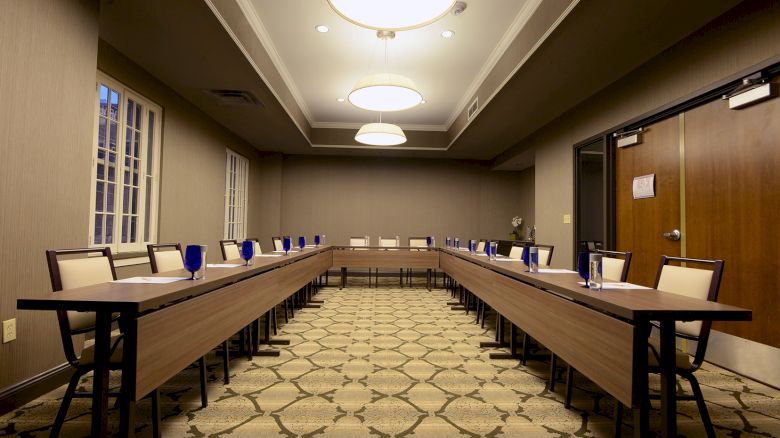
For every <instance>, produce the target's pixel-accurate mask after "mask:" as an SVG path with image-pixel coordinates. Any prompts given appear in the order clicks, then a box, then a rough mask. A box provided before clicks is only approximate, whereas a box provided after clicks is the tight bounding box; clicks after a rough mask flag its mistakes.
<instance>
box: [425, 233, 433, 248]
mask: <svg viewBox="0 0 780 438" xmlns="http://www.w3.org/2000/svg"><path fill="white" fill-rule="evenodd" d="M425 243H426V244H427V245H428V248H430V247H431V245H432V244H433V238H432V237H431V236H428V237H426V238H425Z"/></svg>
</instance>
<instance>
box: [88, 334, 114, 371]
mask: <svg viewBox="0 0 780 438" xmlns="http://www.w3.org/2000/svg"><path fill="white" fill-rule="evenodd" d="M115 342H117V339H116V338H111V346H112V347H113V346H114V343H115ZM123 342H124V340H123V339H120V340H119V345H117V346H116V348H115V349H114V352H113V354H111V360H110V362H109V364H110V368H111V369H114V370H115V369H119V368H120V367H121V366H122V344H123ZM94 365H95V346H94V345H88V346H85V347H84V349H83V350H81V357H80V358H79V367H83V368H90V369H91V368H93V367H94Z"/></svg>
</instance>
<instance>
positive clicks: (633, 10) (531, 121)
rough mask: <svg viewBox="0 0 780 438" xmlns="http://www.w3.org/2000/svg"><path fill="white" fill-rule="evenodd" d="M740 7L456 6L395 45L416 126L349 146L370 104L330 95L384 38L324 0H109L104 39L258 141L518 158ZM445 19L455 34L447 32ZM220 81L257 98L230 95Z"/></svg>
mask: <svg viewBox="0 0 780 438" xmlns="http://www.w3.org/2000/svg"><path fill="white" fill-rule="evenodd" d="M737 3H738V1H737V0H708V1H694V2H679V1H675V0H632V1H628V2H627V1H625V0H588V1H579V0H470V1H468V8H467V9H466V11H465V12H464V13H463V14H461V15H459V16H454V15H452V14H448V15H446V16H445V17H443V18H442V19H441V20H439V21H437V22H434V23H433V24H431V25H429V26H427V27H424V28H421V29H418V30H411V31H403V32H398V35H397V37H396V38H395V40H393V41H390V42H389V44H388V55H389V56H388V61H389V62H388V64H389V66H390V68H391V70H393V72H395V73H401V74H405V75H407V76H409V77H411V78H412V79H413V80H414V81H415V82H416V83H417V86H418V88H419V89H420V91H421V92H422V93H423V95H424V96H425V98H426V100H428V102H427V103H426V104H424V105H421V106H419V107H417V108H414V109H411V110H408V111H404V112H399V113H394V114H386V116H384V117H383V119H384V120H385V121H391V122H395V123H399V124H401V125H402V126H403V127H404V130H405V132H406V135H407V138H408V141H407V143H405V144H404V145H401V146H400V147H399V146H395V147H387V148H375V147H365V146H362V145H360V144H358V143H356V142H355V141H354V139H353V137H354V135H355V132H356V129H357V127H358V126H359V125H360V124H362V123H365V122H369V121H372V117H375V115H374V114H372V113H371V112H369V111H364V110H358V109H356V108H353V107H352V106H351V104H349V103H339V102H337V101H336V99H337V98H338V97H342V96H345V94H346V93H347V92H348V90H349V89H350V88H351V87H352V85H353V83H354V82H356V81H357V80H358V79H359V78H360V77H361V76H362V75H364V74H368V73H371V72H373V71H376V70H377V69H381V68H382V66H383V45H382V43H381V42H380V41H379V40H378V39H377V38H376V37H375V36H374V33H373V32H372V31H369V30H366V29H362V28H359V27H357V26H355V25H353V24H350V23H348V22H346V21H345V20H344V19H342V18H340V17H339V16H338V15H336V14H335V13H334V12H333V11H331V10H330V7H329V6H328V5H327V2H326V1H325V0H284V1H281V0H203V1H187V2H181V1H177V0H134V1H129V0H112V1H108V0H104V1H103V2H101V9H100V37H101V39H103V40H104V41H105V42H106V43H108V44H109V45H111V46H113V48H115V49H116V50H117V51H118V52H120V53H121V54H123V55H124V56H126V57H127V58H129V60H131V61H132V62H134V63H135V64H137V65H139V66H140V67H141V68H143V69H145V70H146V71H148V72H149V73H151V74H152V75H153V76H154V77H156V78H157V79H159V80H160V81H162V82H163V83H164V84H165V85H167V86H168V87H170V88H171V89H172V90H174V91H175V92H176V93H178V94H179V95H181V96H182V97H183V98H184V99H186V100H187V101H189V102H190V103H192V104H193V105H195V106H196V107H197V108H199V109H200V110H201V111H203V112H204V113H206V114H207V115H209V116H210V117H211V118H213V119H214V120H215V121H216V122H217V123H220V124H221V125H223V126H224V127H225V128H226V129H228V130H230V131H232V132H234V133H236V134H237V135H238V136H240V137H241V138H243V139H245V140H246V141H247V142H249V143H250V144H252V145H254V146H255V147H256V148H257V149H259V150H263V151H276V152H281V153H285V154H331V155H373V156H407V157H427V158H449V159H470V160H483V161H490V162H493V164H494V165H495V164H499V163H497V162H496V161H497V160H498V159H500V161H501V166H500V168H503V169H518V168H523V167H527V166H529V165H532V164H533V157H534V151H533V149H528V148H525V147H518V146H517V145H518V143H520V142H522V140H523V139H524V138H526V137H528V136H529V135H530V134H532V133H533V132H535V131H536V130H538V129H540V128H542V127H543V126H544V125H545V124H547V123H549V122H550V121H552V120H554V119H555V118H556V117H559V116H560V115H562V114H563V113H565V112H566V111H568V110H569V109H571V108H572V107H574V106H576V105H577V104H578V103H581V102H583V101H584V100H586V99H587V98H589V97H590V96H592V95H594V94H596V93H597V92H598V91H600V90H602V89H603V88H604V87H606V86H608V85H609V84H611V83H612V82H614V81H616V80H618V79H619V78H621V77H622V76H624V75H625V74H627V73H628V72H630V71H632V70H634V69H636V68H638V67H639V66H641V65H642V63H644V62H646V61H648V60H649V59H651V58H652V57H654V56H656V55H658V54H659V53H661V52H662V51H663V50H665V49H666V48H668V47H669V46H671V45H673V44H674V43H676V42H677V41H679V40H680V39H682V38H684V37H685V36H687V35H689V34H690V33H692V32H694V31H695V30H697V29H699V28H700V27H702V26H703V25H704V24H706V23H707V22H709V21H710V20H712V19H714V18H715V17H717V16H718V15H720V14H722V13H723V12H725V11H726V10H728V9H729V8H731V7H733V6H734V5H735V4H737ZM317 24H325V25H328V26H329V27H330V29H331V30H330V32H328V33H326V34H320V33H317V32H315V30H314V26H315V25H317ZM445 28H447V29H450V30H453V31H455V36H454V37H453V38H451V39H449V40H446V39H443V38H441V36H440V35H439V33H440V31H441V30H442V29H445ZM139 29H142V30H143V31H142V32H139ZM212 89H230V90H242V91H246V92H248V93H251V94H252V95H253V96H254V97H255V98H256V99H257V101H258V103H257V104H255V105H225V104H224V102H219V101H218V100H215V99H214V98H213V96H211V95H209V93H207V92H204V91H207V90H212ZM475 99H476V100H478V102H479V104H478V111H477V113H476V115H475V116H474V117H472V118H469V117H468V116H467V114H466V106H467V105H469V104H470V103H471V102H473V101H474V100H475ZM506 163H509V165H504V164H506Z"/></svg>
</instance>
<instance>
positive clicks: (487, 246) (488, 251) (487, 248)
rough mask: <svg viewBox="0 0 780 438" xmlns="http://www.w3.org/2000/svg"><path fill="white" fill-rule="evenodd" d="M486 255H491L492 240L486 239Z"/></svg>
mask: <svg viewBox="0 0 780 438" xmlns="http://www.w3.org/2000/svg"><path fill="white" fill-rule="evenodd" d="M485 255H486V256H488V257H490V241H489V240H486V241H485Z"/></svg>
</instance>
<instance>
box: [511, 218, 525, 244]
mask: <svg viewBox="0 0 780 438" xmlns="http://www.w3.org/2000/svg"><path fill="white" fill-rule="evenodd" d="M522 224H523V218H521V217H520V216H515V217H513V218H512V228H513V230H512V232H511V233H510V235H511V236H512V237H513V239H514V240H518V239H519V238H520V235H521V233H522V231H521V228H520V226H521V225H522Z"/></svg>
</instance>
